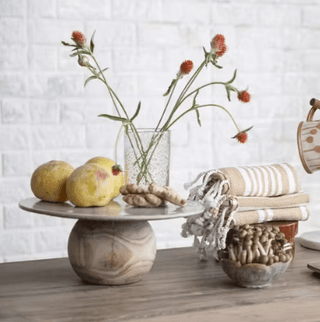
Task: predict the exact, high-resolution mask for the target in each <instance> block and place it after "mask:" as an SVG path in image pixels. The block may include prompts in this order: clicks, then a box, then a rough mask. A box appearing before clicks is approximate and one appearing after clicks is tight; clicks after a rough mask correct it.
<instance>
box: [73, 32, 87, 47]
mask: <svg viewBox="0 0 320 322" xmlns="http://www.w3.org/2000/svg"><path fill="white" fill-rule="evenodd" d="M72 38H73V39H74V40H75V41H76V42H77V43H78V44H79V45H80V46H84V45H85V44H86V42H87V39H86V37H85V36H84V35H83V33H82V32H81V31H74V32H73V33H72Z"/></svg>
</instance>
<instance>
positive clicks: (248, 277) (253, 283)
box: [220, 259, 291, 288]
mask: <svg viewBox="0 0 320 322" xmlns="http://www.w3.org/2000/svg"><path fill="white" fill-rule="evenodd" d="M290 262H291V260H290V261H288V262H285V263H283V262H278V263H275V264H272V265H263V264H257V263H254V264H246V265H242V266H241V265H239V263H238V262H235V261H231V260H229V259H221V261H220V263H221V267H222V269H223V271H224V272H225V273H226V274H227V275H228V276H229V277H230V278H231V279H232V280H233V281H234V282H235V283H236V284H237V285H239V286H242V287H247V288H263V287H267V286H269V285H270V284H271V283H272V282H274V281H276V280H277V279H279V278H280V277H281V276H282V274H283V273H284V272H285V271H286V270H287V268H288V266H289V264H290Z"/></svg>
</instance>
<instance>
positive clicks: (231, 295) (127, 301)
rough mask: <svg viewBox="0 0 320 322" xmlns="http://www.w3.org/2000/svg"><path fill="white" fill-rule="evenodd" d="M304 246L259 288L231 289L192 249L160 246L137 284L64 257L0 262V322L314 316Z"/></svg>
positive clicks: (319, 304)
mask: <svg viewBox="0 0 320 322" xmlns="http://www.w3.org/2000/svg"><path fill="white" fill-rule="evenodd" d="M316 261H318V262H320V252H319V251H315V250H309V249H306V248H302V247H301V246H300V245H299V242H298V239H297V240H296V256H295V259H294V260H293V262H292V264H291V265H290V267H289V268H288V270H287V271H286V272H285V274H284V275H283V276H282V277H281V278H280V279H279V280H278V281H276V282H274V283H273V284H272V285H271V286H269V287H268V288H265V289H246V288H241V287H238V286H236V285H235V284H234V283H233V282H232V281H231V280H230V279H229V278H228V277H227V276H226V275H225V273H224V272H223V271H222V269H221V268H220V267H219V263H217V262H216V261H215V260H213V259H210V260H209V261H207V262H200V261H199V260H198V257H197V254H196V253H195V250H194V249H193V248H191V247H190V248H176V249H167V250H159V251H158V252H157V258H156V260H155V263H154V266H153V268H152V270H151V271H150V273H149V274H146V275H145V276H144V277H143V279H142V281H140V282H138V283H135V284H130V285H123V286H102V285H90V284H85V283H84V282H82V281H81V280H80V279H79V278H78V276H77V275H76V274H75V273H74V272H73V270H72V268H71V266H70V264H69V261H68V259H67V258H62V259H52V260H38V261H27V262H15V263H4V264H0V321H1V322H9V321H10V322H22V321H24V322H25V321H39V322H40V321H41V322H42V321H59V322H60V321H90V322H95V321H97V322H98V321H99V322H100V321H126V322H129V321H134V322H140V321H141V322H144V321H150V322H171V321H175V322H176V321H184V322H188V321H192V322H198V321H237V322H240V321H246V322H248V321H263V322H265V321H283V322H284V321H290V322H291V321H299V322H300V321H309V322H310V321H320V274H317V273H313V272H312V271H310V270H309V269H308V268H307V263H312V262H316Z"/></svg>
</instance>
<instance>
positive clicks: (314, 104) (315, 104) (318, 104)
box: [307, 98, 320, 122]
mask: <svg viewBox="0 0 320 322" xmlns="http://www.w3.org/2000/svg"><path fill="white" fill-rule="evenodd" d="M310 105H311V106H312V107H311V109H310V111H309V113H308V116H307V122H311V121H313V115H314V113H315V112H316V110H317V109H320V101H319V100H317V99H316V98H312V99H311V100H310Z"/></svg>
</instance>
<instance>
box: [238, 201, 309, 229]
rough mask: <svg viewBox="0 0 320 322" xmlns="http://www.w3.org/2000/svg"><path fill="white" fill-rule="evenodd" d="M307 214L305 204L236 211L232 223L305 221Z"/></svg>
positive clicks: (239, 224)
mask: <svg viewBox="0 0 320 322" xmlns="http://www.w3.org/2000/svg"><path fill="white" fill-rule="evenodd" d="M309 215H310V214H309V210H308V208H307V207H306V206H299V207H286V208H262V209H257V210H247V211H237V212H236V213H235V214H234V215H233V225H237V226H242V225H246V224H249V225H251V224H257V223H263V222H268V221H305V220H307V219H308V218H309Z"/></svg>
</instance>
